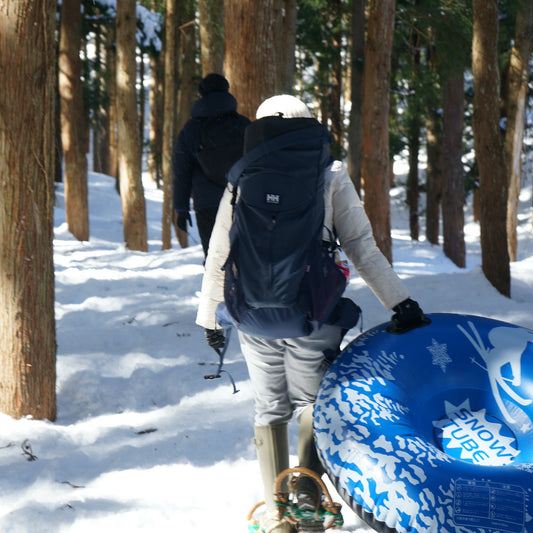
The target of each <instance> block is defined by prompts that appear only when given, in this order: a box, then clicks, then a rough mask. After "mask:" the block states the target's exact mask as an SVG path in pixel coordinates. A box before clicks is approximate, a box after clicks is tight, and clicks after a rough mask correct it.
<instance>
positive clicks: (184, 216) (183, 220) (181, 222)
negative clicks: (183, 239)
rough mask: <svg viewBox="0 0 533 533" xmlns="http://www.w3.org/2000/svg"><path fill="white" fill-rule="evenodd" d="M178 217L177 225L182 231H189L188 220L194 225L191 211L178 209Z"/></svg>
mask: <svg viewBox="0 0 533 533" xmlns="http://www.w3.org/2000/svg"><path fill="white" fill-rule="evenodd" d="M177 215H178V217H177V219H176V226H178V228H179V229H180V230H182V231H187V222H188V223H189V226H192V219H191V215H190V213H189V211H178V213H177Z"/></svg>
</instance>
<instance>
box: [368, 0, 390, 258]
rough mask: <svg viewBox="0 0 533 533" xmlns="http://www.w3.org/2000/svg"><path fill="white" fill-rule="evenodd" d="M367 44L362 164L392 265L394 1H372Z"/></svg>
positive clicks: (379, 238)
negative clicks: (390, 139) (390, 91)
mask: <svg viewBox="0 0 533 533" xmlns="http://www.w3.org/2000/svg"><path fill="white" fill-rule="evenodd" d="M368 11H369V20H368V35H367V42H366V45H365V72H364V94H363V143H362V154H363V165H362V175H363V180H364V184H365V197H364V200H365V209H366V212H367V214H368V217H369V219H370V222H371V224H372V229H373V232H374V237H375V239H376V243H377V245H378V247H379V248H380V250H381V251H382V253H383V254H384V255H385V257H386V258H387V259H388V260H389V262H391V263H392V240H391V233H390V230H391V222H390V199H389V190H390V189H389V76H390V65H391V52H392V36H393V29H394V13H395V1H394V0H383V1H381V2H379V1H378V0H370V2H369V5H368Z"/></svg>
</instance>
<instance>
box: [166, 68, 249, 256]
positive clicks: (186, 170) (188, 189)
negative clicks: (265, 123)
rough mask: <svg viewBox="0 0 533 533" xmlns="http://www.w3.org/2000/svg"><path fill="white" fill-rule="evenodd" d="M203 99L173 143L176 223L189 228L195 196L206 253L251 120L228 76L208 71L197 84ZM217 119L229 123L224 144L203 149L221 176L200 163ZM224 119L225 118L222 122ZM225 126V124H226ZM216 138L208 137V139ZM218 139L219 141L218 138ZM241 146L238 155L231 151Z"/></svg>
mask: <svg viewBox="0 0 533 533" xmlns="http://www.w3.org/2000/svg"><path fill="white" fill-rule="evenodd" d="M198 92H199V94H200V99H199V100H197V101H196V102H195V103H194V104H193V106H192V108H191V118H190V119H189V120H188V121H187V123H186V124H185V126H184V127H183V129H182V130H181V132H180V134H179V135H178V138H177V140H176V143H175V145H174V154H173V171H174V198H173V201H174V211H175V213H176V215H177V221H176V223H177V226H178V228H180V229H181V230H184V231H186V230H187V222H188V223H189V224H191V225H192V219H191V215H190V199H191V198H192V199H193V204H194V212H195V218H196V223H197V224H198V233H199V235H200V240H201V241H202V247H203V250H204V255H205V256H206V257H207V251H208V247H209V239H210V238H211V232H212V230H213V226H214V224H215V218H216V214H217V210H218V204H219V202H220V199H221V198H222V194H223V192H224V188H225V182H224V181H223V180H225V177H224V173H225V171H227V170H228V169H229V167H230V166H231V165H232V164H233V163H234V162H235V161H236V160H237V159H239V157H240V156H241V155H242V139H243V136H244V130H245V128H246V126H248V124H249V123H250V120H248V119H247V118H246V117H244V116H243V115H240V114H238V113H237V100H236V99H235V97H234V96H233V95H232V94H230V93H229V83H228V80H227V79H226V78H225V77H224V76H221V75H220V74H215V73H213V74H208V75H207V76H206V77H205V78H203V79H202V81H201V82H200V84H199V85H198ZM217 120H218V123H219V124H220V123H222V124H223V125H224V124H228V127H227V130H226V131H227V133H225V134H224V136H223V137H224V139H223V142H224V146H222V147H220V149H219V150H218V151H217V150H216V147H209V148H210V150H207V148H206V150H205V151H204V152H203V159H204V160H205V159H209V158H211V159H212V161H208V163H209V165H208V166H213V167H216V168H219V169H222V170H221V172H222V176H221V177H219V178H213V177H212V176H211V175H210V173H209V172H208V171H206V165H205V164H203V165H202V164H200V160H199V153H200V152H201V151H202V149H203V148H204V147H203V146H202V144H207V142H208V141H205V139H206V135H207V134H206V128H208V127H211V126H210V125H211V124H213V123H214V122H216V121H217ZM222 121H225V122H222ZM223 127H224V126H223ZM212 139H216V136H215V135H212V136H210V137H209V142H213V141H212ZM215 142H216V141H215ZM235 148H237V149H238V155H237V156H233V155H232V151H233V150H235Z"/></svg>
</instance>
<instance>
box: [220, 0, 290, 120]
mask: <svg viewBox="0 0 533 533" xmlns="http://www.w3.org/2000/svg"><path fill="white" fill-rule="evenodd" d="M281 8H282V0H264V1H263V2H256V1H254V0H226V2H225V4H224V10H225V15H224V20H225V23H224V26H225V34H226V53H225V60H224V65H225V72H226V78H227V79H228V81H229V83H230V90H231V92H232V94H233V95H234V96H235V98H236V99H237V102H238V103H239V112H240V113H241V114H243V115H245V116H247V117H248V118H250V119H254V118H255V112H256V110H257V108H258V106H259V105H260V104H261V102H262V101H263V100H265V99H266V98H269V97H271V96H273V95H275V94H277V93H279V92H282V91H283V89H284V79H285V75H284V73H285V72H286V71H287V67H286V66H285V65H284V64H283V61H286V60H287V58H289V57H290V58H294V50H292V52H289V53H284V54H283V57H280V53H279V48H278V43H280V42H284V41H283V39H284V36H283V25H282V22H283V18H282V17H280V16H279V13H280V12H281ZM280 25H281V27H280Z"/></svg>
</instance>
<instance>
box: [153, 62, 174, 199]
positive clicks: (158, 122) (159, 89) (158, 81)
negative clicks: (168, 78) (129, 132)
mask: <svg viewBox="0 0 533 533" xmlns="http://www.w3.org/2000/svg"><path fill="white" fill-rule="evenodd" d="M164 60H165V54H164V53H158V54H152V55H151V57H150V69H151V71H152V87H151V90H150V133H149V139H150V156H149V158H148V167H149V171H150V175H151V176H152V179H153V180H154V183H155V184H156V185H157V188H158V189H160V188H161V187H162V180H163V169H162V152H163V117H164V115H163V95H164V83H165V80H164ZM174 93H175V91H174ZM174 93H173V94H174Z"/></svg>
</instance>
